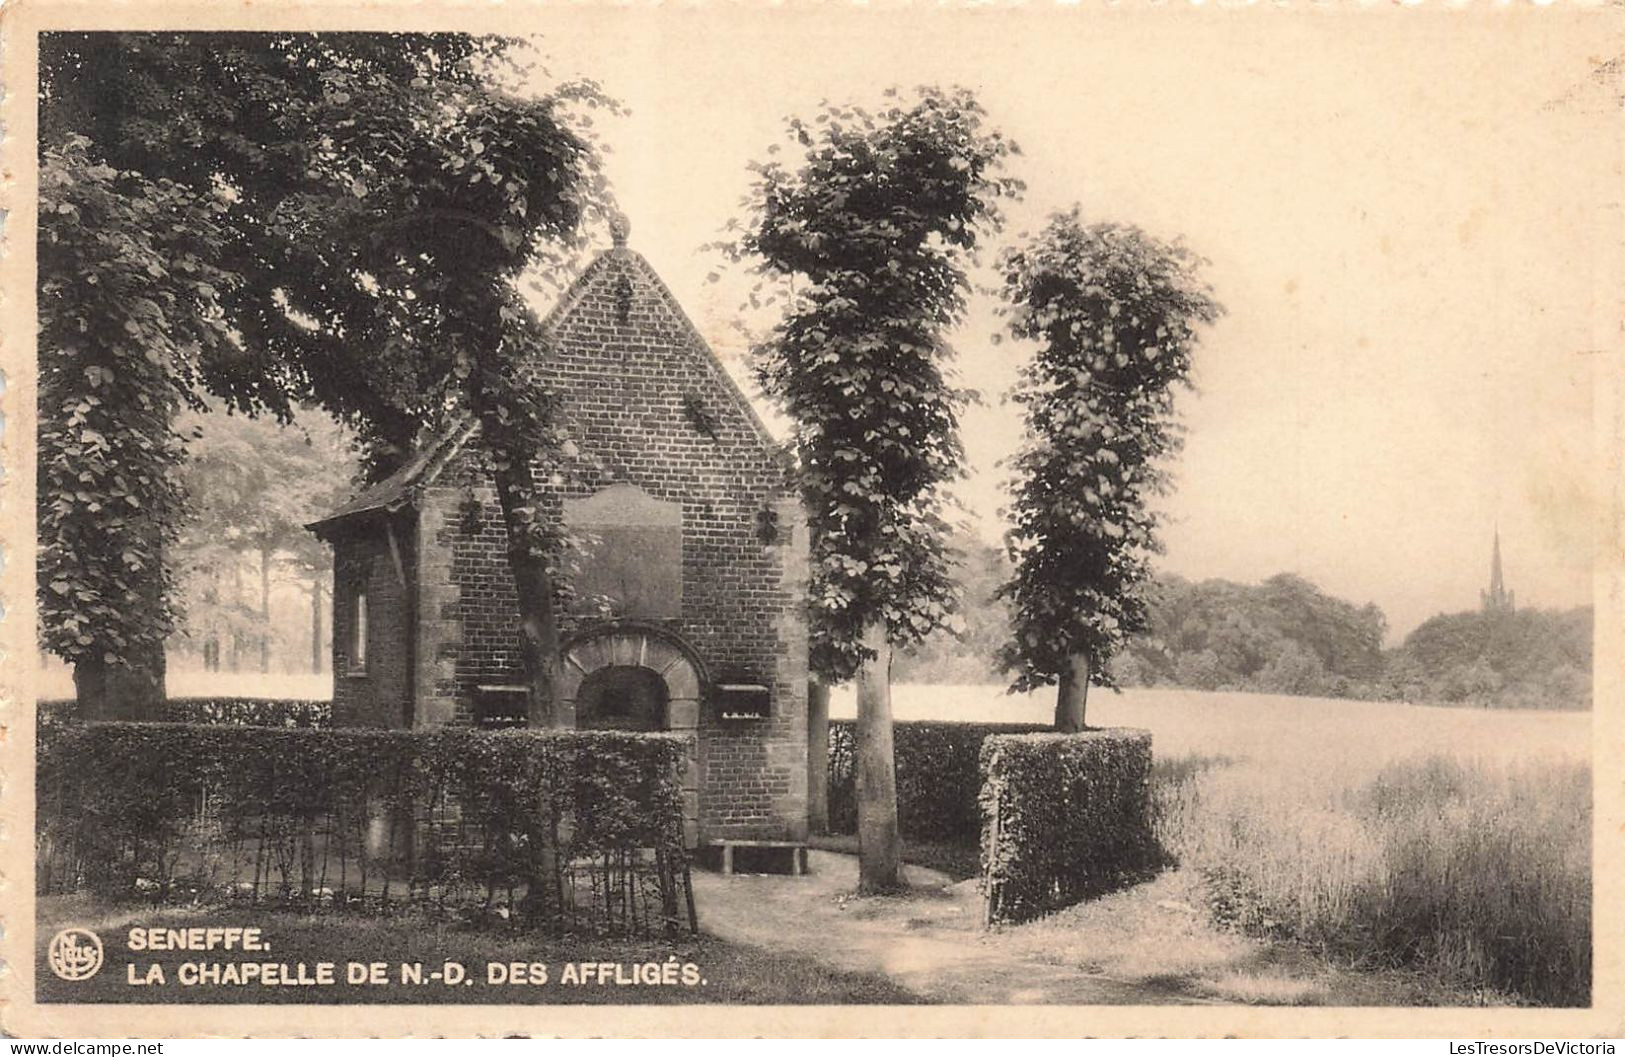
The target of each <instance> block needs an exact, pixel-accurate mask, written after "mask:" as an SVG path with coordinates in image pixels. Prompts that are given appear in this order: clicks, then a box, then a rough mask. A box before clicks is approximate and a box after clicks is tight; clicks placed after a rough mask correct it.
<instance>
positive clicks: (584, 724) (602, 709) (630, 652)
mask: <svg viewBox="0 0 1625 1057" xmlns="http://www.w3.org/2000/svg"><path fill="white" fill-rule="evenodd" d="M561 653H562V663H561V664H560V665H559V676H558V680H557V681H556V683H555V684H554V687H555V693H554V700H555V701H556V702H557V703H558V707H559V710H560V714H561V716H562V717H563V719H564V723H565V725H566V726H574V727H577V728H580V729H598V730H631V731H644V730H666V731H670V732H671V733H673V734H687V735H689V736H690V745H691V747H690V749H689V754H688V766H687V767H686V768H685V769H684V772H683V829H684V836H685V838H686V840H687V842H688V845H689V847H696V846H698V844H699V819H700V764H699V745H698V737H699V729H700V695H701V692H702V690H701V688H702V687H704V686H705V685H706V676H705V670H704V668H703V667H702V666H701V662H700V659H699V655H698V654H697V653H695V652H694V650H693V649H692V648H691V647H689V646H688V644H687V643H685V642H683V640H682V639H680V638H678V637H677V636H676V635H674V634H672V633H671V632H669V631H666V630H665V629H664V628H659V627H655V626H651V625H643V624H638V623H635V622H630V621H625V622H615V623H610V624H603V625H599V626H598V627H595V628H592V629H589V630H588V631H585V632H582V633H581V634H579V635H576V636H573V637H572V638H571V639H569V640H568V641H566V643H565V645H564V649H563V650H562V651H561Z"/></svg>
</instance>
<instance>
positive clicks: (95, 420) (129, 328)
mask: <svg viewBox="0 0 1625 1057" xmlns="http://www.w3.org/2000/svg"><path fill="white" fill-rule="evenodd" d="M223 208H224V206H223V203H221V202H220V201H219V200H218V199H214V198H212V197H201V198H200V197H199V196H196V195H193V194H191V193H190V192H188V191H187V190H186V189H185V188H183V187H180V186H179V185H177V184H175V183H173V182H172V181H168V180H163V179H148V178H146V177H144V176H142V175H140V174H139V173H132V172H127V171H121V170H118V169H115V168H113V167H112V166H109V165H106V164H103V163H101V162H99V161H97V160H95V158H94V157H93V156H92V154H91V153H90V145H89V143H88V141H86V140H85V139H84V138H83V137H79V136H68V137H64V138H63V139H62V141H61V142H60V143H58V144H56V145H54V146H52V147H51V148H50V149H48V150H46V151H44V152H43V153H42V155H41V158H40V180H39V209H40V230H39V247H38V262H39V264H38V267H39V275H40V279H39V307H40V337H39V340H40V347H41V350H42V355H41V356H40V365H39V370H40V382H39V404H38V407H39V449H38V457H37V462H38V482H39V486H38V509H37V516H38V533H39V541H40V547H39V556H38V562H39V565H38V568H39V575H38V585H39V586H38V599H39V609H40V633H41V639H42V642H43V644H44V646H45V647H46V648H47V649H49V650H51V651H52V652H53V653H55V654H57V655H58V656H60V657H62V658H63V659H64V660H66V661H67V662H69V663H70V664H72V665H73V668H74V687H75V691H76V693H77V695H78V697H79V699H80V701H81V702H82V703H83V705H84V711H85V714H86V715H87V717H90V718H107V717H110V716H112V715H113V714H114V711H115V705H117V706H118V708H119V709H120V710H121V711H122V712H123V714H125V715H127V716H129V717H131V718H155V717H156V716H157V715H158V712H159V706H160V705H161V703H162V697H163V694H162V679H163V670H164V652H163V645H164V639H165V637H166V636H167V635H168V634H169V632H170V631H171V630H172V628H173V626H174V618H175V613H174V609H173V605H172V597H171V596H172V590H173V578H172V577H171V575H170V574H169V572H168V570H167V569H166V567H165V565H164V549H165V547H166V546H167V545H168V544H170V543H171V542H173V540H174V537H175V533H176V531H177V529H178V527H179V524H180V519H181V512H182V495H181V492H180V489H179V487H178V484H177V482H176V479H175V475H174V469H175V467H176V466H177V465H178V463H179V462H180V460H181V458H182V448H181V444H180V439H179V438H178V437H177V436H176V435H175V434H174V431H173V430H172V429H171V420H172V418H173V416H174V415H175V414H176V413H177V411H178V410H179V409H180V407H181V406H183V404H184V403H185V402H186V401H187V400H188V399H189V397H190V395H191V392H192V389H191V388H190V383H191V382H192V381H193V380H194V379H195V378H196V377H197V375H198V373H199V370H200V364H201V363H202V361H204V360H205V359H207V358H208V357H210V356H212V355H218V354H219V353H220V350H221V349H222V348H224V347H226V346H229V345H230V344H231V336H230V334H229V332H228V330H227V328H226V326H225V325H224V322H223V320H222V313H221V310H220V308H221V306H220V298H221V295H222V293H223V292H224V291H226V290H227V289H228V288H229V283H230V282H231V281H232V277H231V276H230V275H228V274H226V273H223V272H222V271H221V269H219V268H218V267H217V266H216V265H215V264H213V263H212V262H213V261H214V260H215V259H216V258H217V256H218V253H219V250H220V247H221V245H222V244H223V242H224V241H225V239H226V237H227V236H226V233H225V231H224V229H223V226H222V225H221V224H220V222H219V218H220V214H221V213H222V211H223Z"/></svg>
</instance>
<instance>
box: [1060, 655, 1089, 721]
mask: <svg viewBox="0 0 1625 1057" xmlns="http://www.w3.org/2000/svg"><path fill="white" fill-rule="evenodd" d="M1088 700H1089V658H1088V657H1086V656H1084V655H1083V654H1081V653H1074V654H1073V655H1072V656H1071V657H1069V658H1067V664H1066V670H1065V671H1063V672H1062V673H1061V679H1060V685H1059V686H1057V687H1056V690H1055V729H1056V730H1058V731H1060V732H1061V733H1062V734H1077V733H1080V732H1082V731H1083V729H1084V725H1083V714H1084V706H1085V705H1086V704H1087V703H1088Z"/></svg>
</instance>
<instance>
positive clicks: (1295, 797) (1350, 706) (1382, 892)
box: [831, 686, 1591, 1005]
mask: <svg viewBox="0 0 1625 1057" xmlns="http://www.w3.org/2000/svg"><path fill="white" fill-rule="evenodd" d="M894 707H895V708H896V711H897V715H898V718H899V719H926V718H933V719H963V720H990V719H1005V720H1010V721H1021V722H1032V721H1037V722H1043V721H1044V720H1045V719H1046V718H1047V715H1046V713H1047V711H1048V709H1049V708H1050V707H1051V706H1050V697H1049V695H1044V694H1040V695H1031V696H1027V697H1007V696H1004V695H1003V694H1002V692H1001V690H1000V688H997V687H924V686H900V687H897V688H895V690H894ZM831 711H832V713H834V714H836V715H850V714H851V702H850V698H849V697H837V699H836V700H835V701H833V702H832V707H831ZM1089 720H1090V723H1091V725H1100V726H1138V727H1145V728H1148V729H1150V730H1151V731H1152V733H1153V735H1154V738H1155V746H1156V750H1155V751H1156V756H1157V765H1156V777H1155V781H1156V797H1157V805H1158V820H1157V822H1158V829H1159V835H1160V836H1161V838H1162V840H1163V842H1164V844H1165V846H1166V847H1167V848H1168V849H1169V850H1170V851H1171V852H1172V853H1173V854H1174V855H1175V856H1176V857H1177V859H1178V860H1179V862H1180V864H1181V865H1182V866H1184V867H1186V868H1188V869H1194V870H1196V871H1197V872H1198V873H1199V874H1200V876H1202V877H1203V878H1204V879H1205V881H1206V883H1207V885H1208V888H1209V898H1210V902H1211V905H1212V907H1213V909H1214V911H1215V913H1216V915H1217V916H1218V917H1219V918H1220V919H1221V920H1222V921H1224V922H1226V923H1229V924H1233V925H1235V926H1237V927H1238V928H1241V929H1243V930H1244V931H1248V932H1252V933H1254V934H1259V935H1265V936H1269V937H1272V938H1277V939H1286V940H1291V941H1295V942H1299V943H1302V944H1304V945H1306V946H1308V947H1310V948H1312V949H1315V950H1319V951H1322V952H1324V953H1325V954H1327V955H1328V956H1330V957H1333V958H1335V959H1336V960H1338V961H1340V962H1343V963H1348V964H1355V965H1367V966H1371V967H1373V968H1402V969H1407V970H1415V971H1421V972H1424V973H1427V974H1429V975H1430V976H1433V977H1435V978H1436V979H1438V980H1439V981H1440V982H1441V984H1443V985H1445V986H1448V987H1451V988H1465V989H1468V990H1469V991H1471V990H1475V989H1476V990H1478V991H1481V992H1482V993H1483V994H1484V996H1485V997H1486V999H1487V1000H1491V1001H1500V1000H1511V1001H1526V1002H1533V1003H1539V1004H1543V1005H1585V1004H1588V1002H1589V996H1590V978H1591V780H1590V730H1591V716H1590V714H1589V713H1558V712H1516V711H1500V710H1498V711H1485V710H1470V709H1443V708H1431V707H1423V706H1413V705H1403V704H1392V703H1384V702H1359V701H1343V700H1321V699H1312V698H1295V697H1273V696H1267V695H1257V694H1214V693H1200V692H1195V691H1177V690H1130V691H1126V692H1125V693H1123V694H1111V693H1102V692H1099V691H1097V692H1096V693H1095V694H1094V695H1092V697H1091V701H1090V707H1089Z"/></svg>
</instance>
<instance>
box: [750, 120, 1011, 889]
mask: <svg viewBox="0 0 1625 1057" xmlns="http://www.w3.org/2000/svg"><path fill="white" fill-rule="evenodd" d="M983 117H984V115H983V111H982V109H981V107H980V106H979V105H978V104H977V102H976V100H975V98H974V97H973V96H972V95H971V93H969V92H967V91H963V90H955V91H941V90H938V89H934V88H922V89H920V90H919V91H918V94H917V96H916V97H915V98H913V99H912V100H911V101H908V102H904V101H902V100H900V99H896V98H894V99H893V101H892V102H891V103H889V104H888V105H886V106H885V107H884V108H882V109H880V110H878V111H870V110H867V109H863V108H860V107H845V106H830V105H825V106H824V107H823V108H822V109H821V111H820V112H819V113H818V115H817V116H816V117H815V118H814V119H813V120H811V121H803V120H800V119H792V120H790V121H789V123H788V131H789V139H790V141H791V143H792V150H799V151H800V152H801V154H802V156H801V158H800V160H799V162H798V163H797V165H796V167H795V168H788V167H786V166H785V165H783V164H781V163H780V162H778V161H769V162H767V163H766V164H762V165H757V166H754V167H753V168H754V169H755V171H756V174H757V177H756V180H755V183H754V184H753V187H752V190H751V194H750V197H749V199H748V202H747V208H748V211H749V221H748V223H747V224H746V228H745V231H744V233H743V234H742V235H741V236H740V238H739V241H738V243H737V244H736V245H735V246H733V247H732V252H733V253H734V254H735V256H736V257H749V258H752V259H754V260H755V261H756V262H757V265H756V266H757V268H758V270H759V272H760V273H762V274H764V275H766V276H769V277H775V278H788V279H791V280H793V281H794V283H795V288H796V297H795V300H794V303H793V305H792V307H791V308H790V309H789V311H788V312H787V313H786V316H785V318H784V319H783V320H782V321H781V322H780V323H779V324H778V325H777V326H776V327H775V328H774V330H773V332H772V335H771V337H770V338H769V340H768V341H767V342H765V343H764V344H762V345H760V346H758V347H757V349H756V350H755V369H756V374H757V379H758V381H759V382H760V384H761V386H762V389H763V390H764V392H766V393H767V394H768V395H769V396H770V397H771V398H773V399H774V400H775V401H777V402H778V404H779V405H780V406H781V407H782V408H783V410H784V411H785V413H786V415H787V416H788V417H789V419H790V421H791V445H792V447H793V449H794V451H795V454H796V456H797V458H798V461H799V466H800V485H801V491H802V497H803V501H804V503H805V506H806V509H807V514H808V518H809V523H810V529H811V533H810V535H811V549H812V560H811V566H812V567H811V575H810V583H809V587H808V601H809V611H810V616H811V619H810V625H811V631H810V640H811V641H810V646H811V653H812V663H813V666H814V668H815V670H816V671H818V672H820V673H822V674H823V675H824V676H825V677H826V678H828V679H830V680H841V679H845V678H849V677H852V676H856V679H857V687H858V731H857V755H858V763H857V770H858V797H859V811H858V840H859V850H860V853H859V875H860V877H859V884H860V887H861V888H862V889H863V890H865V891H875V890H884V889H890V888H894V887H896V886H897V885H898V868H899V858H900V850H901V849H900V843H899V837H898V830H897V792H896V770H895V763H894V760H893V755H892V720H891V701H890V688H889V687H890V684H889V680H890V663H891V651H892V647H893V646H894V645H896V644H903V643H910V642H914V641H918V640H919V639H920V638H922V637H923V636H925V635H927V634H929V633H930V632H931V631H932V630H934V629H936V628H938V627H941V626H943V625H944V624H945V623H947V622H948V620H949V618H950V614H951V612H952V608H953V604H954V592H953V585H952V582H951V578H950V575H949V568H948V557H947V554H946V551H945V546H944V542H945V538H946V534H947V525H946V523H945V521H944V519H943V516H942V511H943V503H944V499H943V495H942V486H943V484H945V483H946V482H948V481H950V480H952V479H954V478H956V477H958V476H960V475H961V474H962V472H963V469H962V462H963V453H962V450H961V447H960V441H959V436H958V417H959V411H960V409H961V407H962V406H963V404H964V402H965V400H966V399H967V394H966V393H965V392H964V391H963V390H961V389H959V388H957V387H956V386H954V385H953V383H952V382H951V381H950V379H949V378H948V376H947V374H946V367H947V364H948V362H949V360H950V357H951V350H950V349H949V347H948V344H947V340H946V334H947V331H948V329H949V328H950V327H951V326H952V325H953V324H954V323H955V322H956V321H957V320H958V319H959V318H960V317H961V315H962V313H963V310H964V298H965V292H966V289H967V280H966V274H965V264H966V257H967V255H968V254H970V253H972V252H973V251H974V250H975V249H976V247H977V245H978V243H979V241H980V240H981V238H982V237H983V236H984V235H985V234H987V233H988V232H991V231H994V230H996V229H997V228H998V227H999V224H1000V214H999V211H998V208H997V206H998V200H999V199H1001V198H1004V197H1007V196H1010V195H1013V194H1015V193H1017V191H1018V190H1019V184H1017V182H1016V181H1014V180H1012V179H1010V178H1008V177H1006V176H1004V175H1002V173H1001V167H1002V163H1003V162H1004V160H1005V158H1006V156H1007V155H1009V154H1010V153H1011V151H1012V150H1013V148H1012V146H1011V144H1010V143H1009V142H1008V141H1007V140H1005V139H1004V138H1003V137H1002V136H1001V135H1000V134H998V133H997V132H995V131H992V130H989V129H987V128H985V127H984V122H983ZM776 152H777V148H774V153H776Z"/></svg>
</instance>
